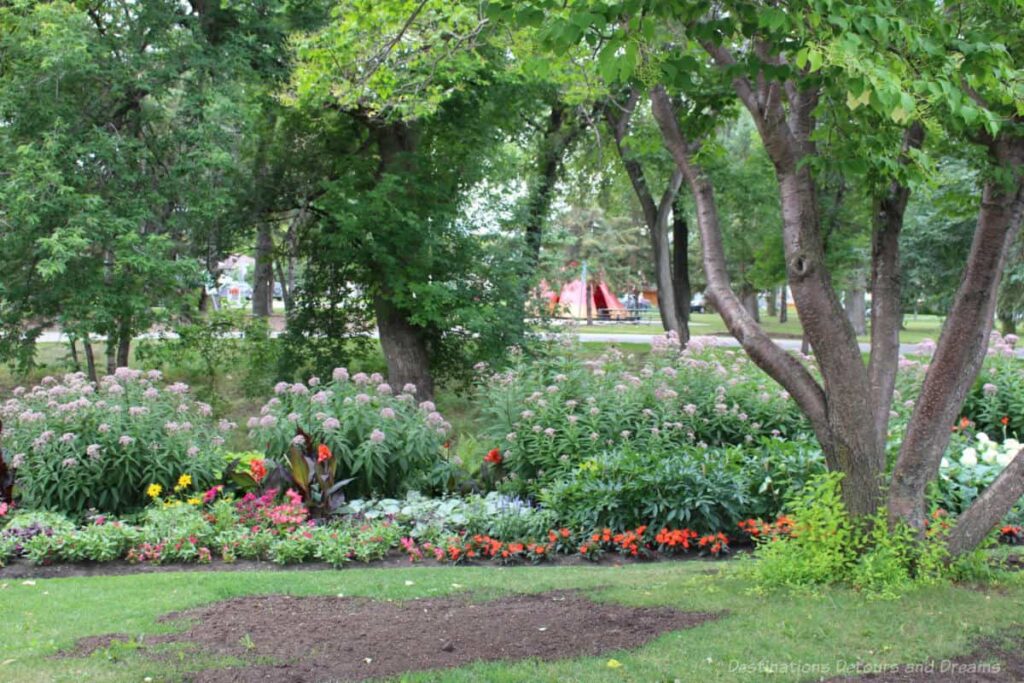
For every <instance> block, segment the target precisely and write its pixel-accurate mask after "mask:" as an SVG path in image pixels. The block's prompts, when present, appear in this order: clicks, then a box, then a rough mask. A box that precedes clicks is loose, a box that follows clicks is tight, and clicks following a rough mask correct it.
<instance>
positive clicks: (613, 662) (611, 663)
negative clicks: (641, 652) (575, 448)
mask: <svg viewBox="0 0 1024 683" xmlns="http://www.w3.org/2000/svg"><path fill="white" fill-rule="evenodd" d="M621 666H622V662H620V661H619V660H617V659H609V660H608V668H609V669H618V668H620V667H621Z"/></svg>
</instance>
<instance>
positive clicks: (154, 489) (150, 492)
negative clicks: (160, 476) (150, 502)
mask: <svg viewBox="0 0 1024 683" xmlns="http://www.w3.org/2000/svg"><path fill="white" fill-rule="evenodd" d="M163 490H164V487H163V486H161V485H160V484H150V485H149V488H148V489H146V495H147V496H149V497H150V498H156V497H158V496H159V495H160V494H161V493H163Z"/></svg>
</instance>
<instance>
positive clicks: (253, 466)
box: [249, 460, 267, 484]
mask: <svg viewBox="0 0 1024 683" xmlns="http://www.w3.org/2000/svg"><path fill="white" fill-rule="evenodd" d="M249 476H250V477H252V480H253V481H255V482H256V483H257V484H258V483H260V482H261V481H263V478H264V477H265V476H267V466H266V465H265V464H264V463H263V461H262V460H250V461H249Z"/></svg>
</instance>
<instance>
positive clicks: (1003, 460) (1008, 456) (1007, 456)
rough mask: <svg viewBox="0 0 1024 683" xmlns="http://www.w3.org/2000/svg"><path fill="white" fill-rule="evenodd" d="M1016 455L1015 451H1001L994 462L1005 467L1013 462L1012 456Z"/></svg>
mask: <svg viewBox="0 0 1024 683" xmlns="http://www.w3.org/2000/svg"><path fill="white" fill-rule="evenodd" d="M1015 455H1017V451H1016V450H1012V451H1011V450H1003V451H1000V452H999V453H998V454H997V455H996V462H997V463H999V464H1000V465H1001V466H1003V467H1006V466H1007V465H1009V464H1010V461H1011V460H1013V456H1015Z"/></svg>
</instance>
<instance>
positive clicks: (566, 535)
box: [558, 528, 572, 538]
mask: <svg viewBox="0 0 1024 683" xmlns="http://www.w3.org/2000/svg"><path fill="white" fill-rule="evenodd" d="M558 533H560V534H562V538H569V536H570V535H572V532H570V531H569V530H568V529H565V528H563V529H562V530H561V531H559V532H558Z"/></svg>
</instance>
